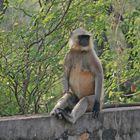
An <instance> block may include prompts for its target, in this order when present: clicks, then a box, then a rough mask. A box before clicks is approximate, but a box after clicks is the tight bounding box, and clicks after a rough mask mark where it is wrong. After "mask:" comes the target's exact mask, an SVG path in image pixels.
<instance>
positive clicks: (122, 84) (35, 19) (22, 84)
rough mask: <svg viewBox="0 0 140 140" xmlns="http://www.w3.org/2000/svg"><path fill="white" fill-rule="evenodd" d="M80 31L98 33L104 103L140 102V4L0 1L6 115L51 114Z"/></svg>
mask: <svg viewBox="0 0 140 140" xmlns="http://www.w3.org/2000/svg"><path fill="white" fill-rule="evenodd" d="M79 27H83V28H85V29H87V30H89V31H91V32H92V33H93V36H94V42H93V43H94V46H95V50H96V52H97V54H98V56H99V57H100V59H101V61H102V63H103V67H104V75H105V76H104V77H105V82H104V85H105V100H104V102H105V103H110V104H112V103H115V104H118V103H133V102H140V1H139V0H86V1H85V0H30V1H29V0H0V115H1V116H4V115H14V114H27V113H39V112H49V111H50V110H51V108H52V107H53V105H54V104H55V103H56V100H57V99H58V98H59V97H60V96H61V94H62V84H61V78H62V76H63V58H64V56H65V54H66V52H67V50H68V49H69V48H68V38H69V34H70V33H71V31H72V30H74V29H76V28H79Z"/></svg>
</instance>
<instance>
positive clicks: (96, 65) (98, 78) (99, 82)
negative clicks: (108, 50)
mask: <svg viewBox="0 0 140 140" xmlns="http://www.w3.org/2000/svg"><path fill="white" fill-rule="evenodd" d="M93 57H94V58H93V59H91V60H93V61H92V63H91V64H92V65H91V70H92V72H93V73H94V75H95V103H94V107H93V113H94V117H98V114H99V111H100V107H101V102H102V100H101V99H102V96H103V95H102V94H103V79H104V78H103V68H102V65H101V63H100V61H99V59H98V58H97V57H95V56H93Z"/></svg>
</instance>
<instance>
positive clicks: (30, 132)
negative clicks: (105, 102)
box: [0, 107, 140, 140]
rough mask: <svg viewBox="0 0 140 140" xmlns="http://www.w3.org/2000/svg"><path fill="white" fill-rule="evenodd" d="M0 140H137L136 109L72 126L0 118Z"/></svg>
mask: <svg viewBox="0 0 140 140" xmlns="http://www.w3.org/2000/svg"><path fill="white" fill-rule="evenodd" d="M0 140H140V107H125V108H112V109H104V110H103V111H102V112H101V114H100V116H99V118H98V119H93V118H92V115H91V113H87V114H85V115H84V116H82V117H81V118H80V119H79V120H78V121H77V122H76V124H74V125H72V124H69V123H67V122H65V121H60V120H57V119H56V118H53V117H49V116H47V115H45V114H43V115H34V116H14V117H4V118H0Z"/></svg>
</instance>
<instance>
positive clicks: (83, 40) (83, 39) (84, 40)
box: [78, 35, 90, 47]
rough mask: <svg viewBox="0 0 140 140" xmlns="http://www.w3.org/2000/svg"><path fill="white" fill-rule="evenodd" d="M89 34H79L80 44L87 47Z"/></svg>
mask: <svg viewBox="0 0 140 140" xmlns="http://www.w3.org/2000/svg"><path fill="white" fill-rule="evenodd" d="M89 38H90V36H89V35H79V36H78V39H79V45H80V46H82V47H87V46H88V45H89Z"/></svg>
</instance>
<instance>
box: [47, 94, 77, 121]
mask: <svg viewBox="0 0 140 140" xmlns="http://www.w3.org/2000/svg"><path fill="white" fill-rule="evenodd" d="M76 103H77V99H76V97H75V96H74V95H72V94H69V93H66V94H65V95H64V96H63V97H62V98H60V99H59V100H58V102H57V104H56V105H55V107H54V108H53V110H52V111H51V113H50V115H51V116H57V117H58V118H59V119H62V113H61V112H62V110H65V108H70V109H72V108H73V107H74V106H75V104H76Z"/></svg>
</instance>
